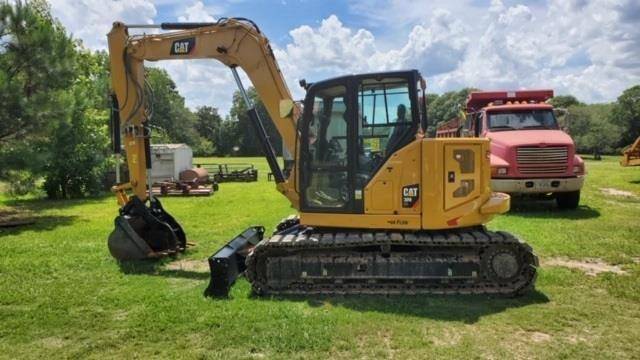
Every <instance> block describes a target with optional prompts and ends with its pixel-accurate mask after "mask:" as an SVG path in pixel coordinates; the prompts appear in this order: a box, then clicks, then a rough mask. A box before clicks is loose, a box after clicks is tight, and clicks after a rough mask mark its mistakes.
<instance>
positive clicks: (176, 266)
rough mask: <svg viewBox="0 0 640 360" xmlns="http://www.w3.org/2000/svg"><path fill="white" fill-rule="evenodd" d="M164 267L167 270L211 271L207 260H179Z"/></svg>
mask: <svg viewBox="0 0 640 360" xmlns="http://www.w3.org/2000/svg"><path fill="white" fill-rule="evenodd" d="M164 268H165V269H166V270H182V271H193V272H204V273H206V272H209V264H208V263H207V261H206V260H178V261H174V262H172V263H169V264H167V265H166V266H165V267H164Z"/></svg>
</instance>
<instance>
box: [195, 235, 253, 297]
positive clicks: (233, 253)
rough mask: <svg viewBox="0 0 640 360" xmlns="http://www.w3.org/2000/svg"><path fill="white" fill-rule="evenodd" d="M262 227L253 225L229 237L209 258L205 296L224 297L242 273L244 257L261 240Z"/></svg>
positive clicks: (244, 268) (244, 266)
mask: <svg viewBox="0 0 640 360" xmlns="http://www.w3.org/2000/svg"><path fill="white" fill-rule="evenodd" d="M263 236H264V227H262V226H254V227H250V228H248V229H246V230H245V231H243V232H242V233H241V234H240V235H238V236H236V237H235V238H233V239H231V241H229V242H228V243H227V244H226V245H225V246H223V247H222V248H220V250H218V251H217V252H216V253H215V254H213V255H211V257H210V258H209V268H210V269H211V281H210V282H209V286H208V287H207V289H206V290H205V291H204V295H205V296H209V297H226V296H228V295H229V289H230V288H231V286H232V285H233V283H234V282H235V281H236V279H237V278H238V277H239V276H240V275H242V274H243V273H244V271H245V270H246V268H247V266H246V265H245V259H246V257H247V254H248V253H249V251H250V250H251V249H252V248H253V247H254V246H255V245H256V244H258V243H259V242H260V240H262V238H263Z"/></svg>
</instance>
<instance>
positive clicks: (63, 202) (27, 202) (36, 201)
mask: <svg viewBox="0 0 640 360" xmlns="http://www.w3.org/2000/svg"><path fill="white" fill-rule="evenodd" d="M112 197H113V195H112V194H108V193H105V194H102V195H98V196H94V197H88V198H81V199H60V200H49V199H42V198H32V199H7V200H5V201H4V202H3V204H4V205H6V206H11V207H16V208H19V209H25V210H30V211H43V210H52V209H64V208H68V207H73V206H80V205H90V204H100V203H102V202H104V200H105V199H107V198H112Z"/></svg>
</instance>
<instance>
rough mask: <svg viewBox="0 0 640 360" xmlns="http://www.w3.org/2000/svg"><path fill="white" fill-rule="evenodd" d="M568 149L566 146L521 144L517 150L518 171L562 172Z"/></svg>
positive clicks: (529, 172)
mask: <svg viewBox="0 0 640 360" xmlns="http://www.w3.org/2000/svg"><path fill="white" fill-rule="evenodd" d="M568 159H569V150H568V149H567V147H566V146H550V147H535V146H523V147H519V148H518V150H517V161H518V171H520V173H521V174H549V175H551V174H564V173H565V172H566V171H567V162H568Z"/></svg>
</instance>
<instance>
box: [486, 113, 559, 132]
mask: <svg viewBox="0 0 640 360" xmlns="http://www.w3.org/2000/svg"><path fill="white" fill-rule="evenodd" d="M489 128H490V129H492V130H520V129H535V128H538V129H557V128H558V123H557V122H556V118H555V116H554V115H553V111H551V110H523V111H504V112H493V113H489Z"/></svg>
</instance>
